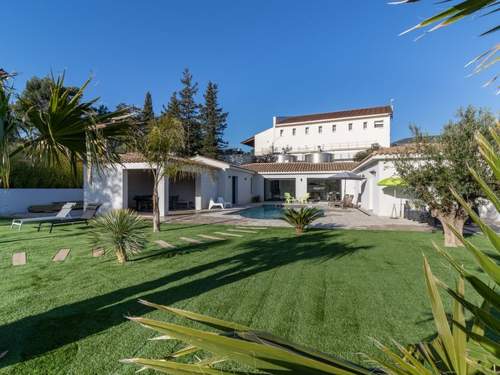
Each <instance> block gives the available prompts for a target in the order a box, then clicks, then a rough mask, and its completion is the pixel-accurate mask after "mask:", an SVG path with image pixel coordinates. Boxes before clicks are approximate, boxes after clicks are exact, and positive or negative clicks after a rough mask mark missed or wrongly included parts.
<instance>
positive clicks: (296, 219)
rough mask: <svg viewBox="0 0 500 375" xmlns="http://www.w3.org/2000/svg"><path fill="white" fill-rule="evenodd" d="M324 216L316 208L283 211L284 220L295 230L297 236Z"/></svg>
mask: <svg viewBox="0 0 500 375" xmlns="http://www.w3.org/2000/svg"><path fill="white" fill-rule="evenodd" d="M321 216H323V211H321V210H320V209H318V208H315V207H301V208H299V209H298V210H297V209H295V208H285V209H284V210H283V216H282V217H281V219H282V220H284V221H286V222H287V223H288V224H290V225H292V226H293V227H294V228H295V232H296V233H297V235H300V234H302V233H304V231H305V230H306V229H307V227H308V226H309V225H311V223H312V222H313V221H314V220H316V219H318V218H320V217H321Z"/></svg>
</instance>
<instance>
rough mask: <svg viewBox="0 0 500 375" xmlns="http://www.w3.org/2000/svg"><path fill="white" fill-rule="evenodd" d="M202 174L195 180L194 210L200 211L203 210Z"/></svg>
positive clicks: (198, 174)
mask: <svg viewBox="0 0 500 375" xmlns="http://www.w3.org/2000/svg"><path fill="white" fill-rule="evenodd" d="M202 191H203V189H202V183H201V173H197V174H196V176H195V180H194V209H195V210H196V211H200V210H201V209H202V208H203V202H202V198H203V194H202Z"/></svg>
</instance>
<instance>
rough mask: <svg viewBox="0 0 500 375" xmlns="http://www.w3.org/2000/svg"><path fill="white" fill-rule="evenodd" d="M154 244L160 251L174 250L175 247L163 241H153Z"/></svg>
mask: <svg viewBox="0 0 500 375" xmlns="http://www.w3.org/2000/svg"><path fill="white" fill-rule="evenodd" d="M155 244H157V245H158V246H160V247H161V248H162V249H175V245H172V244H171V243H168V242H165V241H163V240H157V241H155Z"/></svg>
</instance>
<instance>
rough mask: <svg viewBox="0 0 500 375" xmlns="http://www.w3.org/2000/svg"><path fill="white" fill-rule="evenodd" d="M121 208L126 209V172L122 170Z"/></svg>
mask: <svg viewBox="0 0 500 375" xmlns="http://www.w3.org/2000/svg"><path fill="white" fill-rule="evenodd" d="M122 208H128V171H127V170H126V169H125V168H123V169H122Z"/></svg>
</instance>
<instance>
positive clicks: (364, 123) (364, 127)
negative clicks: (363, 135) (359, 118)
mask: <svg viewBox="0 0 500 375" xmlns="http://www.w3.org/2000/svg"><path fill="white" fill-rule="evenodd" d="M367 127H368V122H367V121H365V122H363V129H366V128H367Z"/></svg>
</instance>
